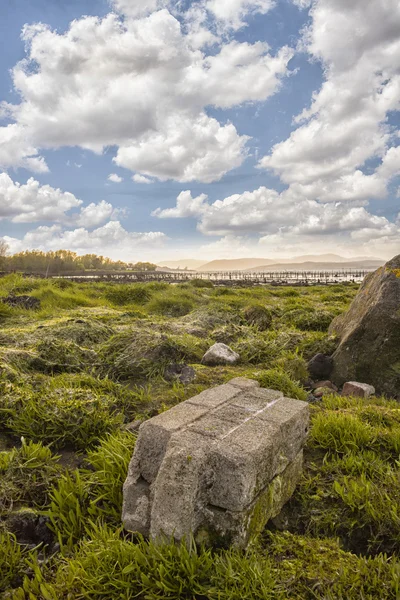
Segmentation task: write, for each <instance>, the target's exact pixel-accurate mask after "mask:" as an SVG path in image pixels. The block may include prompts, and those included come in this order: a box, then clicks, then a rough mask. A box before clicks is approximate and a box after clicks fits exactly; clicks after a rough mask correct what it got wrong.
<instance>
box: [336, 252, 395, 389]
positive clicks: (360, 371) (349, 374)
mask: <svg viewBox="0 0 400 600" xmlns="http://www.w3.org/2000/svg"><path fill="white" fill-rule="evenodd" d="M329 332H330V333H331V334H335V335H337V336H338V337H339V338H340V344H339V347H338V348H337V350H336V352H335V353H334V355H333V364H334V370H333V375H332V380H333V381H334V382H335V383H336V384H338V385H343V384H344V383H345V382H346V381H362V382H365V383H369V384H370V385H373V386H374V387H375V388H376V392H377V393H378V394H385V395H386V396H389V397H394V398H398V399H400V255H399V256H396V257H395V258H394V259H392V260H391V261H389V262H388V263H387V264H386V265H385V266H384V267H381V268H380V269H378V270H377V271H375V272H374V273H371V274H370V275H368V276H367V277H366V278H365V280H364V283H363V284H362V286H361V288H360V291H359V292H358V294H357V296H356V297H355V299H354V301H353V303H352V304H351V306H350V309H349V310H348V312H347V313H345V314H344V315H341V316H340V317H337V318H336V319H335V320H334V321H333V323H332V325H331V327H330V331H329Z"/></svg>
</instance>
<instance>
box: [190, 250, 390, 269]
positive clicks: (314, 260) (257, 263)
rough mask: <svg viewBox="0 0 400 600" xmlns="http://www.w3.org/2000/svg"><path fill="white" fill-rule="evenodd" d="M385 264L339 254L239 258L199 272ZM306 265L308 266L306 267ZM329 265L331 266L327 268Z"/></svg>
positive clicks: (373, 266)
mask: <svg viewBox="0 0 400 600" xmlns="http://www.w3.org/2000/svg"><path fill="white" fill-rule="evenodd" d="M384 263H385V261H384V260H381V259H379V258H375V257H370V256H369V257H363V256H356V257H354V258H344V257H343V256H339V255H338V254H320V255H318V254H316V255H313V254H309V255H304V256H295V257H293V258H274V259H271V258H238V259H231V260H229V259H228V260H212V261H211V262H208V263H206V264H202V265H201V266H199V267H197V268H196V270H197V271H203V272H204V271H267V270H269V269H271V268H273V269H272V270H279V269H286V270H289V269H292V270H293V269H302V270H303V269H304V270H305V269H308V270H313V269H337V268H351V267H353V266H354V267H355V268H365V269H370V268H378V267H380V266H381V265H383V264H384ZM304 265H306V266H304ZM327 265H329V266H327Z"/></svg>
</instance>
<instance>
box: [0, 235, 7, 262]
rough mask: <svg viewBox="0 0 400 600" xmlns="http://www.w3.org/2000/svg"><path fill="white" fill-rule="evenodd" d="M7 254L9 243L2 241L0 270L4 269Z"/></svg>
mask: <svg viewBox="0 0 400 600" xmlns="http://www.w3.org/2000/svg"><path fill="white" fill-rule="evenodd" d="M7 252H8V244H7V242H5V241H4V240H1V239H0V268H1V269H3V268H4V266H5V263H6V256H7Z"/></svg>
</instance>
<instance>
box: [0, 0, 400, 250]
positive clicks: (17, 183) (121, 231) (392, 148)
mask: <svg viewBox="0 0 400 600" xmlns="http://www.w3.org/2000/svg"><path fill="white" fill-rule="evenodd" d="M0 35H1V39H2V42H3V44H2V47H3V51H2V53H1V54H0V119H1V120H0V236H1V237H3V238H5V239H6V241H7V242H8V244H9V247H10V250H11V251H19V250H22V249H26V248H40V249H43V250H50V249H58V248H69V249H72V250H75V251H77V252H79V253H86V252H96V253H101V254H104V255H107V256H111V257H113V258H121V259H125V260H142V259H150V260H162V259H166V258H169V259H174V258H178V259H179V258H182V257H186V258H189V257H192V258H199V259H212V258H223V257H225V258H232V257H240V256H261V257H278V256H279V257H289V256H293V255H299V254H305V253H307V254H316V253H320V252H323V253H325V252H332V251H333V252H336V253H340V254H342V255H344V256H349V257H350V256H357V255H363V256H378V257H383V258H385V257H390V256H392V255H394V254H398V253H399V252H400V126H399V124H400V117H399V110H400V3H399V2H398V0H351V2H350V1H349V0H111V1H107V0H63V1H62V2H61V1H60V0H2V1H1V6H0Z"/></svg>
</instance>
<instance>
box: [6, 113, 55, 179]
mask: <svg viewBox="0 0 400 600" xmlns="http://www.w3.org/2000/svg"><path fill="white" fill-rule="evenodd" d="M10 167H14V168H17V167H24V168H25V169H28V170H29V171H33V172H35V173H46V172H47V171H48V170H49V169H48V167H47V165H46V161H45V160H44V158H43V157H41V156H38V151H37V149H36V148H35V147H33V146H32V143H31V142H30V141H29V140H28V139H27V136H26V133H25V130H24V129H23V128H22V127H20V126H19V125H17V124H15V123H14V124H12V125H7V126H6V127H0V169H8V168H10Z"/></svg>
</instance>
